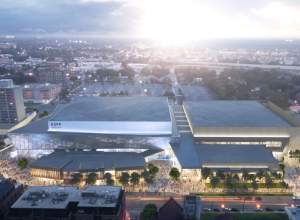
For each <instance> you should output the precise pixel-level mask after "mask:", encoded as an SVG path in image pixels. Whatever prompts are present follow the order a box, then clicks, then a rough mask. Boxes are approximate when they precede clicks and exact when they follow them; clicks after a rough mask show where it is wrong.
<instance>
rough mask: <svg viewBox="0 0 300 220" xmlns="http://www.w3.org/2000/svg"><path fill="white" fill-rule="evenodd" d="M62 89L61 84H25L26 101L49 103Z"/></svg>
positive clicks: (24, 94) (24, 95)
mask: <svg viewBox="0 0 300 220" xmlns="http://www.w3.org/2000/svg"><path fill="white" fill-rule="evenodd" d="M60 91H61V85H60V84H50V83H45V84H27V85H24V86H23V97H24V101H25V102H33V103H44V104H47V103H49V102H51V101H52V100H53V99H55V98H56V97H57V96H58V95H59V93H60Z"/></svg>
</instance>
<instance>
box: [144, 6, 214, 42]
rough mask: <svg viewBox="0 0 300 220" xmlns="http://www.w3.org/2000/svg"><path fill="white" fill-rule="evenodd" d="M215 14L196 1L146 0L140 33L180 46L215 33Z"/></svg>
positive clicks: (158, 40)
mask: <svg viewBox="0 0 300 220" xmlns="http://www.w3.org/2000/svg"><path fill="white" fill-rule="evenodd" d="M217 22H219V21H218V15H216V14H215V13H214V12H212V11H211V10H209V9H208V8H206V7H205V6H203V5H201V4H200V2H199V1H196V0H162V1H158V0H153V1H146V3H145V5H144V14H143V21H142V35H143V36H145V37H147V38H150V39H153V40H155V41H157V42H159V43H161V44H163V45H183V44H186V43H188V42H191V41H194V40H198V39H202V38H209V37H210V36H212V35H213V34H216V33H215V24H217Z"/></svg>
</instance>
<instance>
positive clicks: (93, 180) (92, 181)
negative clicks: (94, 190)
mask: <svg viewBox="0 0 300 220" xmlns="http://www.w3.org/2000/svg"><path fill="white" fill-rule="evenodd" d="M96 181H97V174H96V173H89V175H88V177H87V179H86V183H88V184H92V185H95V183H96Z"/></svg>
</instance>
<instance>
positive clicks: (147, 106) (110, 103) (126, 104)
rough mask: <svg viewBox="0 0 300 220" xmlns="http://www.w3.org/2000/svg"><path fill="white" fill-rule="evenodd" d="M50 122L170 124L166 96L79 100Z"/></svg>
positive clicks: (64, 108) (57, 114)
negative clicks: (155, 122)
mask: <svg viewBox="0 0 300 220" xmlns="http://www.w3.org/2000/svg"><path fill="white" fill-rule="evenodd" d="M50 120H51V121H171V118H170V110H169V106H168V101H167V98H165V97H142V96H134V97H79V98H76V99H74V100H73V101H72V102H71V103H69V104H67V105H65V106H64V107H63V108H61V109H60V110H59V111H57V112H56V113H55V114H54V115H53V116H52V117H51V119H50Z"/></svg>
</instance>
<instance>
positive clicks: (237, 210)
mask: <svg viewBox="0 0 300 220" xmlns="http://www.w3.org/2000/svg"><path fill="white" fill-rule="evenodd" d="M230 211H231V212H239V211H240V210H239V209H237V208H232V209H231V210H230Z"/></svg>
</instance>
